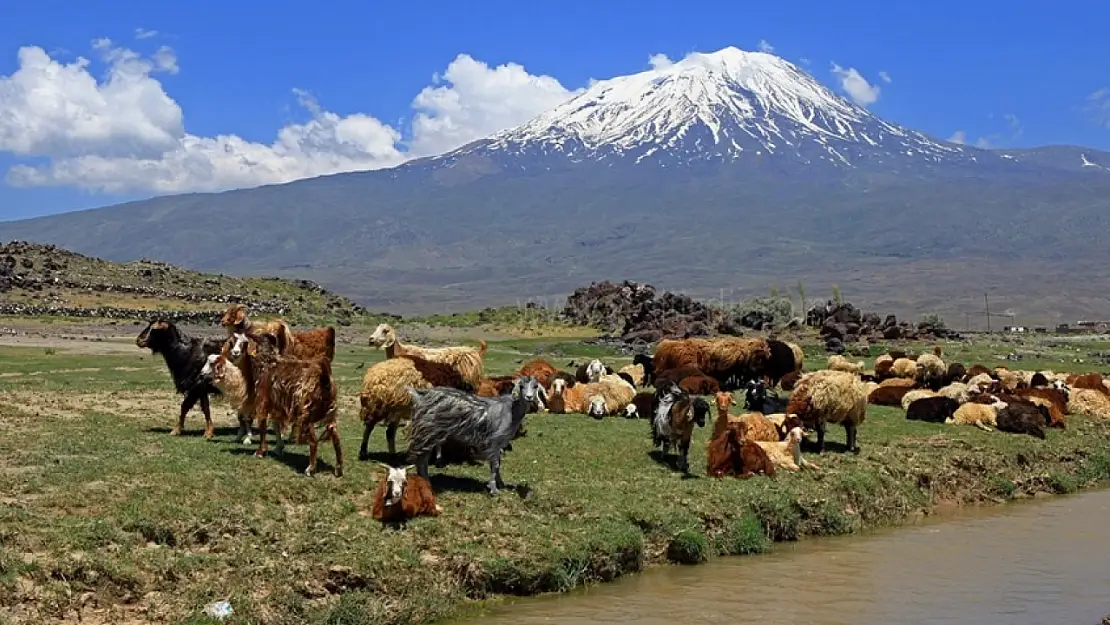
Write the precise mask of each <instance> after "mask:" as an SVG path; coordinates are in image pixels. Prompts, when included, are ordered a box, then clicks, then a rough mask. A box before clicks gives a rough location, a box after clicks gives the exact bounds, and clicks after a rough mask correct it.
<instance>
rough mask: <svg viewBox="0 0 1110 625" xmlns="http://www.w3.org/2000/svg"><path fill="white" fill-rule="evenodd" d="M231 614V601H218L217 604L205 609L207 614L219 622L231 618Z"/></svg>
mask: <svg viewBox="0 0 1110 625" xmlns="http://www.w3.org/2000/svg"><path fill="white" fill-rule="evenodd" d="M231 612H232V609H231V602H229V601H217V602H216V603H213V604H212V605H210V606H208V607H207V608H205V609H204V613H205V614H207V615H208V616H211V617H212V618H214V619H216V620H217V621H222V620H224V619H225V618H227V617H229V616H231Z"/></svg>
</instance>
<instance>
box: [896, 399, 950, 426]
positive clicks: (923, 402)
mask: <svg viewBox="0 0 1110 625" xmlns="http://www.w3.org/2000/svg"><path fill="white" fill-rule="evenodd" d="M959 407H960V404H959V403H957V402H956V400H954V399H952V398H950V397H943V396H937V397H924V398H922V399H918V400H916V401H914V402H912V403H910V405H909V408H907V409H906V419H908V420H910V421H925V422H928V423H944V422H946V421H947V420H948V419H950V418H952V415H954V414H956V410H957V409H958V408H959Z"/></svg>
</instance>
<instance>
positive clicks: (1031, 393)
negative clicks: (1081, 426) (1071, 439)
mask: <svg viewBox="0 0 1110 625" xmlns="http://www.w3.org/2000/svg"><path fill="white" fill-rule="evenodd" d="M1014 394H1015V395H1017V396H1018V397H1025V398H1028V399H1029V400H1030V401H1032V402H1033V403H1035V404H1037V405H1040V406H1045V407H1047V408H1048V417H1049V423H1048V425H1049V427H1054V428H1059V429H1066V428H1067V419H1066V418H1065V415H1066V414H1067V412H1068V396H1067V394H1066V393H1064V391H1061V390H1059V389H1055V388H1045V387H1036V388H1023V389H1018V390H1017V391H1015V392H1014Z"/></svg>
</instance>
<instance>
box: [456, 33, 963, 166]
mask: <svg viewBox="0 0 1110 625" xmlns="http://www.w3.org/2000/svg"><path fill="white" fill-rule="evenodd" d="M467 154H487V155H491V156H493V155H496V156H504V155H512V156H522V155H524V156H540V155H556V154H561V155H564V156H566V157H567V158H569V159H571V160H576V161H577V160H596V159H601V160H606V159H608V160H612V159H633V160H634V162H641V161H646V160H654V161H659V162H666V163H671V162H695V161H712V160H737V159H743V158H746V157H763V158H768V157H776V156H788V157H791V158H797V159H800V160H801V162H802V163H805V164H813V163H819V162H822V161H824V162H827V163H830V164H834V165H838V166H851V165H853V164H854V163H855V162H856V161H858V160H859V159H861V158H867V157H870V158H879V159H882V158H884V157H885V158H886V159H888V160H901V159H902V158H906V157H909V158H916V159H918V160H929V161H937V160H940V159H946V158H948V159H952V158H957V159H961V160H962V159H964V158H966V156H967V155H966V153H965V150H964V149H963V148H962V147H960V146H957V145H952V144H947V143H941V142H938V141H935V140H933V139H930V138H928V137H926V136H925V135H923V134H921V133H919V132H914V131H910V130H906V129H903V128H900V127H898V126H896V125H894V124H891V123H888V122H885V121H883V120H882V119H880V118H878V117H876V116H875V115H873V114H871V113H870V112H868V111H867V110H866V109H864V108H863V107H860V106H858V105H856V104H854V103H852V102H850V101H848V100H847V99H845V98H843V97H840V96H838V95H837V94H835V93H833V92H832V91H831V90H830V89H828V88H827V87H825V86H824V85H822V84H821V83H819V82H818V81H817V80H815V79H814V78H813V77H812V76H810V75H809V74H807V73H806V72H804V71H802V70H801V69H799V68H798V67H797V66H795V65H793V64H792V63H790V62H788V61H786V60H784V59H782V58H779V57H777V56H774V55H772V54H766V53H763V52H746V51H743V50H740V49H737V48H734V47H728V48H724V49H723V50H719V51H717V52H713V53H709V54H691V55H689V56H687V57H686V58H684V59H682V60H681V61H678V62H676V63H673V64H670V65H667V66H665V67H657V68H655V69H651V70H648V71H644V72H640V73H638V74H632V75H629V76H619V77H617V78H612V79H609V80H603V81H599V82H597V83H595V84H594V85H593V86H591V87H590V88H589V89H588V90H587V91H586V92H584V93H582V94H581V95H579V96H577V97H575V98H573V99H571V100H569V101H568V102H565V103H563V104H562V105H560V106H558V107H556V108H555V109H553V110H551V111H548V112H547V113H543V114H541V115H540V116H539V117H536V118H535V119H533V120H532V121H529V122H527V123H525V124H524V125H522V126H519V127H517V128H513V129H510V130H506V131H504V132H501V133H499V134H497V135H495V136H493V137H490V138H489V139H487V140H484V141H479V142H477V143H475V144H471V145H469V146H466V147H464V148H461V149H460V150H458V151H457V152H455V153H452V154H449V155H446V158H447V159H452V158H456V157H459V156H462V155H467Z"/></svg>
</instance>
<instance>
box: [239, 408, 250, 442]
mask: <svg viewBox="0 0 1110 625" xmlns="http://www.w3.org/2000/svg"><path fill="white" fill-rule="evenodd" d="M238 417H239V441H240V442H241V443H242V444H244V445H250V444H251V421H252V419H251V417H250V415H246V414H243V413H242V412H240V413H238Z"/></svg>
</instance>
